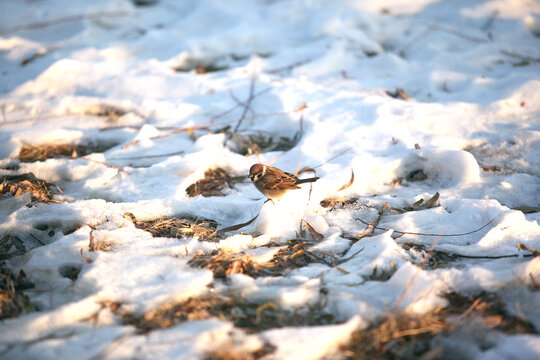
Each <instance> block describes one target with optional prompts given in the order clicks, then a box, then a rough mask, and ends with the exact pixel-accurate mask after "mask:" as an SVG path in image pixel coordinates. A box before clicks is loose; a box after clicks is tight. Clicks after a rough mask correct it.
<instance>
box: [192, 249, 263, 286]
mask: <svg viewBox="0 0 540 360" xmlns="http://www.w3.org/2000/svg"><path fill="white" fill-rule="evenodd" d="M189 265H191V266H195V267H200V268H204V269H208V270H210V271H212V272H213V273H214V277H215V278H220V279H228V277H229V275H231V274H246V275H248V276H251V277H253V278H255V277H258V276H259V275H261V273H262V270H263V267H262V266H261V265H259V264H258V263H256V262H255V261H253V260H252V259H251V257H250V256H249V255H246V254H245V253H243V252H228V251H226V250H223V249H219V250H215V251H213V252H212V253H210V254H204V252H202V251H198V252H197V253H195V255H194V256H193V258H191V260H189Z"/></svg>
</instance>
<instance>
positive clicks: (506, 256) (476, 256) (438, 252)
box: [435, 250, 534, 260]
mask: <svg viewBox="0 0 540 360" xmlns="http://www.w3.org/2000/svg"><path fill="white" fill-rule="evenodd" d="M435 253H436V254H443V255H448V256H455V257H458V258H465V259H485V260H497V259H506V258H512V257H518V256H520V254H511V255H495V256H483V255H462V254H454V253H450V252H446V251H440V250H435ZM532 256H534V255H532V254H525V255H523V257H532Z"/></svg>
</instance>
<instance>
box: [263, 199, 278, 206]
mask: <svg viewBox="0 0 540 360" xmlns="http://www.w3.org/2000/svg"><path fill="white" fill-rule="evenodd" d="M269 201H271V202H272V204H274V205H276V203H275V202H274V200H272V199H270V198H268V199H266V201H265V202H264V204H266V203H267V202H269Z"/></svg>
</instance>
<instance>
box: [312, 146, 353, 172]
mask: <svg viewBox="0 0 540 360" xmlns="http://www.w3.org/2000/svg"><path fill="white" fill-rule="evenodd" d="M352 149H353V148H352V147H350V148H347V149H345V150H343V151H342V152H340V153H339V154H337V155H334V156H332V157H331V158H330V159H328V160H326V161H325V162H323V163H321V164H319V165H317V166H314V167H312V169H316V168H318V167H321V166H323V165H324V164H327V163H329V162H330V161H332V160H335V159H337V158H338V157H340V156H342V155H343V154H345V153H346V152H348V151H351V150H352Z"/></svg>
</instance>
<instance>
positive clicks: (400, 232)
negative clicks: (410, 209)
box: [355, 218, 495, 237]
mask: <svg viewBox="0 0 540 360" xmlns="http://www.w3.org/2000/svg"><path fill="white" fill-rule="evenodd" d="M355 220H356V221H360V222H361V223H363V224H366V225H369V226H373V225H371V224H370V223H368V222H365V221H364V220H362V219H360V218H356V219H355ZM493 221H495V219H492V220H491V221H490V222H488V223H487V224H485V225H484V226H482V227H481V228H479V229H476V230H473V231H469V232H466V233H462V234H448V235H441V234H426V233H416V232H409V231H398V230H394V229H389V228H383V227H378V226H373V228H374V229H377V230H382V231H389V230H393V231H394V232H395V233H398V234H404V235H419V236H441V237H450V236H465V235H469V234H473V233H475V232H478V231H480V230H482V229H483V228H485V227H486V226H488V225H489V224H491V223H492V222H493Z"/></svg>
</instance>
